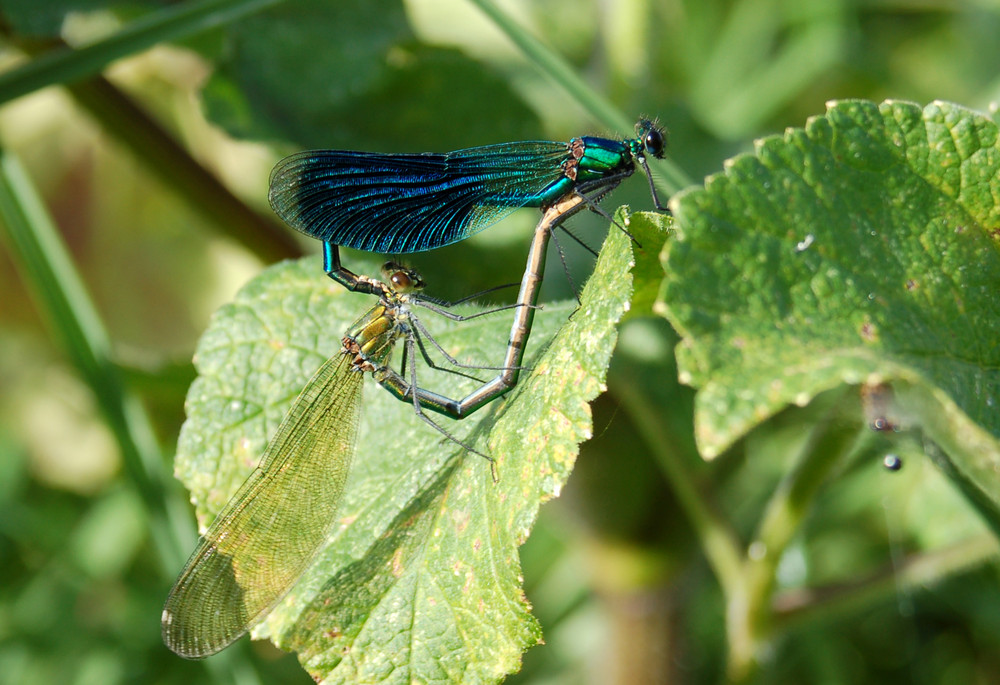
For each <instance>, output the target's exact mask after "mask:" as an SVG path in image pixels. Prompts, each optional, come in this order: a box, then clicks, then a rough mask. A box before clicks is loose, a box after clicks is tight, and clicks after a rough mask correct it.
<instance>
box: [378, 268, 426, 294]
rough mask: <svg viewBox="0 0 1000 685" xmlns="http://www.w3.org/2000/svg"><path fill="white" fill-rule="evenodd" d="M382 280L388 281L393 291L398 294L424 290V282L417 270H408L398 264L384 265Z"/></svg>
mask: <svg viewBox="0 0 1000 685" xmlns="http://www.w3.org/2000/svg"><path fill="white" fill-rule="evenodd" d="M382 278H384V279H385V280H386V281H388V283H389V285H390V286H391V287H392V289H393V291H394V292H396V293H398V294H403V293H411V292H414V291H416V290H422V289H423V287H424V281H423V279H421V278H420V274H419V273H417V271H416V270H415V269H407V268H406V267H405V266H402V265H401V264H397V263H396V262H386V263H385V264H383V265H382Z"/></svg>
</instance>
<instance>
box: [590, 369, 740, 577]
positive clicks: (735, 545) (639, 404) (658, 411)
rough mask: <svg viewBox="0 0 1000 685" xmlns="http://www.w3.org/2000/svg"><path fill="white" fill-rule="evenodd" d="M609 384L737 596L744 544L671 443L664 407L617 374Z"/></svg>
mask: <svg viewBox="0 0 1000 685" xmlns="http://www.w3.org/2000/svg"><path fill="white" fill-rule="evenodd" d="M613 368H614V367H612V369H613ZM608 384H609V386H610V387H611V388H612V389H613V391H614V394H615V397H617V398H619V399H620V400H621V402H622V404H623V405H624V406H625V408H626V409H627V410H628V413H629V418H630V419H631V420H632V421H633V422H634V423H635V424H636V426H637V427H638V428H639V432H640V433H641V434H642V436H643V438H644V441H645V442H646V444H647V445H649V446H650V449H652V450H653V452H654V456H655V458H656V460H657V463H658V464H659V465H660V468H661V469H662V470H663V473H664V475H665V476H666V478H667V482H669V483H670V486H671V488H673V490H674V494H675V495H676V497H677V502H678V504H679V505H680V507H681V508H682V509H683V510H684V513H685V514H686V516H687V519H688V521H689V522H690V523H691V526H692V527H693V528H694V530H695V533H696V534H697V535H698V539H699V540H700V542H701V547H702V550H703V551H704V553H705V558H706V559H707V560H708V563H709V565H710V566H711V567H712V571H713V572H714V573H715V576H716V578H717V579H718V581H719V584H720V585H721V586H722V590H723V594H725V595H726V596H727V597H728V596H730V595H732V594H734V593H735V592H737V588H739V587H740V586H741V584H742V580H741V576H742V573H743V562H742V552H741V550H742V545H741V544H740V540H739V538H738V537H737V536H736V534H735V532H734V531H733V529H732V527H731V526H730V525H729V522H728V521H727V520H726V519H725V517H724V516H723V515H722V513H721V510H720V509H719V507H718V506H715V505H714V503H713V502H712V501H711V500H710V498H709V496H708V494H707V493H706V492H705V489H704V488H702V487H700V485H699V483H698V476H697V474H695V473H694V471H693V470H692V469H691V468H690V466H689V461H690V460H688V459H685V457H684V454H685V450H684V449H683V448H682V447H681V446H680V444H679V441H677V440H672V439H671V436H669V435H668V434H667V431H666V429H665V427H664V421H663V416H662V408H661V407H658V406H655V405H654V404H653V403H651V402H648V401H647V398H645V397H643V396H641V394H640V393H639V391H638V390H636V387H635V384H633V383H629V382H625V381H624V379H623V380H622V381H621V382H619V379H618V377H617V376H616V375H614V374H612V375H609V376H608Z"/></svg>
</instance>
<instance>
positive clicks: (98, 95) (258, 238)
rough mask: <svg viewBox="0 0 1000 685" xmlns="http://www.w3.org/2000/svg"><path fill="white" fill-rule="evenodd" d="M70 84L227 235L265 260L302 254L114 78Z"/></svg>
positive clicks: (96, 113)
mask: <svg viewBox="0 0 1000 685" xmlns="http://www.w3.org/2000/svg"><path fill="white" fill-rule="evenodd" d="M69 90H70V92H71V93H72V94H73V97H74V98H75V99H76V101H77V102H79V103H80V104H81V105H83V106H84V107H85V108H86V109H87V111H89V112H90V114H91V115H93V116H94V118H95V119H97V120H98V121H99V122H100V123H101V125H102V127H103V128H104V130H105V131H107V132H108V133H109V134H111V135H113V136H114V137H116V138H117V139H118V140H119V141H120V142H121V143H123V144H124V145H125V146H126V147H128V148H129V149H130V150H131V151H132V153H133V154H134V155H135V156H136V158H137V159H139V160H141V161H142V162H143V164H145V165H146V168H147V169H148V170H149V171H150V172H152V173H153V174H154V175H156V176H157V177H158V178H159V179H160V180H161V181H162V182H163V183H165V184H166V185H168V186H170V187H172V188H173V189H174V190H175V191H177V192H178V193H179V194H180V195H181V196H182V197H184V198H185V199H187V200H188V202H190V204H191V205H192V206H193V207H195V208H196V209H198V210H199V211H200V212H201V213H202V214H204V215H205V216H207V217H208V218H209V219H211V220H212V221H213V222H214V224H215V225H216V226H218V227H219V229H220V230H221V232H222V233H223V234H224V235H227V236H229V237H230V238H232V239H234V240H236V241H237V242H239V243H240V244H241V245H243V246H244V247H246V248H247V249H249V250H250V251H252V252H253V253H254V254H255V255H257V257H258V258H260V260H261V261H263V262H265V263H270V262H275V261H279V260H282V259H288V258H292V257H299V256H301V255H302V250H301V249H300V248H299V245H298V243H297V242H296V240H295V238H294V236H293V234H292V231H289V230H287V229H285V228H284V227H282V226H279V224H278V223H277V222H276V221H271V220H268V219H265V218H264V217H262V216H261V215H260V214H258V213H257V212H255V211H253V210H252V209H250V208H249V207H248V206H247V205H246V204H245V203H244V202H242V201H241V200H240V199H239V198H237V197H236V196H235V195H233V194H232V193H231V192H230V191H229V189H228V188H226V186H224V185H223V184H222V183H221V182H220V181H219V180H218V179H217V178H216V177H215V176H214V175H213V174H212V173H210V172H209V171H208V170H207V169H205V168H204V167H203V166H201V165H200V164H199V163H198V162H197V161H195V160H194V158H192V157H191V155H190V154H188V152H187V151H186V150H185V149H184V148H183V147H181V146H180V145H178V144H177V142H176V141H175V140H174V138H173V136H171V135H170V134H169V133H167V131H165V130H164V129H163V127H161V126H160V125H159V124H158V123H156V122H155V121H153V120H152V119H151V118H150V117H149V116H148V115H147V114H146V112H145V111H143V110H142V108H140V107H138V106H137V105H136V104H135V103H134V102H133V101H132V100H131V99H130V98H128V97H127V96H126V95H124V94H123V93H122V92H121V91H120V90H118V89H117V88H116V87H115V86H114V85H113V84H111V83H110V82H108V81H107V80H105V79H104V78H101V77H97V78H93V79H88V80H86V81H82V82H80V83H77V84H74V85H72V86H70V87H69Z"/></svg>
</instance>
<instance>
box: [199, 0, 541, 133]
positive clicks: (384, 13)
mask: <svg viewBox="0 0 1000 685" xmlns="http://www.w3.org/2000/svg"><path fill="white" fill-rule="evenodd" d="M204 99H205V105H206V109H207V113H208V115H209V117H210V118H212V119H213V120H214V121H215V122H216V123H218V124H219V125H221V126H223V127H224V128H226V129H227V130H228V131H230V132H231V133H233V134H234V135H238V136H242V137H250V138H258V139H283V140H289V141H294V142H295V143H296V144H297V145H299V146H303V147H313V148H318V147H325V148H349V149H368V148H371V149H377V150H392V149H406V150H410V151H412V150H415V149H418V148H420V149H423V148H426V149H451V148H453V147H454V146H455V145H456V144H458V145H462V144H463V142H462V141H463V140H464V141H466V143H467V144H469V145H471V144H476V143H478V144H482V143H485V142H497V141H501V140H505V139H509V140H516V139H518V138H524V137H525V136H528V135H530V133H531V132H532V131H535V132H537V126H538V122H537V117H535V116H534V115H533V114H532V113H531V111H530V110H529V109H528V108H527V107H526V106H525V105H524V104H523V103H522V102H521V101H520V99H519V98H518V97H517V96H516V95H515V94H514V93H513V92H512V91H511V90H510V87H509V86H508V84H507V82H506V81H504V80H501V79H500V78H499V77H498V76H495V75H493V74H491V72H490V70H489V69H488V68H487V67H485V66H484V65H482V64H480V63H478V62H476V61H474V60H472V59H469V58H468V57H466V56H465V55H463V54H462V53H461V52H459V51H457V50H453V49H445V48H435V47H430V46H426V45H422V44H420V43H419V42H417V40H416V39H415V38H414V36H413V34H412V32H411V31H410V28H409V24H408V23H407V19H406V14H405V12H404V10H403V6H402V4H401V3H400V2H398V1H397V0H373V1H369V2H337V3H331V2H327V1H326V0H289V1H288V2H285V3H283V4H282V5H280V6H278V7H276V8H274V9H272V10H269V11H266V12H262V13H260V14H259V15H258V16H255V17H251V18H249V19H247V20H245V21H241V22H239V23H236V24H234V25H233V26H232V27H230V28H229V29H228V30H227V32H226V34H225V48H224V50H223V51H222V54H221V55H220V56H219V57H218V69H217V70H216V71H215V73H214V74H213V77H212V79H211V80H210V81H209V83H208V84H207V86H206V88H205V90H204ZM442 121H461V122H462V126H461V127H460V128H459V129H458V130H459V134H458V136H457V137H456V129H455V128H454V127H448V126H444V127H442V126H441V122H442ZM536 135H537V133H536Z"/></svg>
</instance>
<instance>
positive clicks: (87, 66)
mask: <svg viewBox="0 0 1000 685" xmlns="http://www.w3.org/2000/svg"><path fill="white" fill-rule="evenodd" d="M278 2H281V0H202V2H185V3H178V4H175V5H170V6H168V7H166V8H165V9H162V10H159V11H157V12H153V13H150V14H149V15H146V16H144V17H142V18H141V19H137V20H136V21H133V22H132V23H130V24H128V25H127V26H125V27H124V28H123V29H122V30H121V31H119V32H117V33H115V34H114V35H113V36H109V37H108V38H105V39H104V40H102V41H98V42H96V43H94V44H93V45H88V46H86V47H83V48H79V49H73V48H64V49H57V50H53V51H51V52H47V53H45V54H44V55H41V56H39V57H37V58H35V59H33V60H31V61H30V62H28V63H27V64H25V65H24V66H21V67H18V68H16V69H13V70H11V71H8V72H7V73H5V74H2V75H0V104H3V103H5V102H9V101H10V100H13V99H14V98H18V97H21V96H22V95H27V94H28V93H31V92H34V91H36V90H38V89H39V88H44V87H46V86H51V85H55V84H57V83H73V82H75V81H78V80H80V79H82V78H86V77H87V76H93V75H94V74H97V73H98V72H100V71H101V70H102V69H104V67H106V66H107V65H108V64H110V63H111V62H113V61H114V60H116V59H119V58H121V57H126V56H128V55H131V54H133V53H136V52H140V51H142V50H145V49H147V48H150V47H152V46H153V45H156V44H157V43H162V42H164V41H169V40H175V39H178V38H184V37H187V36H190V35H193V34H195V33H199V32H201V31H204V30H206V29H209V28H212V27H215V26H219V25H221V24H225V23H228V22H231V21H234V20H235V19H238V18H239V17H242V16H245V15H247V14H252V13H254V12H258V11H260V10H262V9H265V8H267V7H270V6H272V5H275V4H277V3H278Z"/></svg>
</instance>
